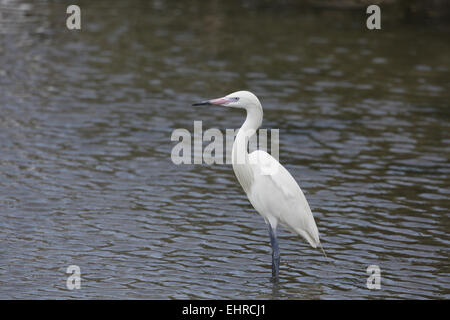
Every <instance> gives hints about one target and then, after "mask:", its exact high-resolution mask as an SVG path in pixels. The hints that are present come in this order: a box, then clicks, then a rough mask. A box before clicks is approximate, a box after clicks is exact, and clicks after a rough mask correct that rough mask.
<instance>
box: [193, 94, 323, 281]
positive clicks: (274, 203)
mask: <svg viewBox="0 0 450 320" xmlns="http://www.w3.org/2000/svg"><path fill="white" fill-rule="evenodd" d="M194 105H218V106H224V107H232V108H242V109H245V110H246V111H247V118H246V119H245V122H244V124H243V125H242V127H241V128H240V129H239V131H238V133H237V135H236V139H235V141H234V144H233V149H232V155H231V157H232V164H233V170H234V173H235V174H236V177H237V179H238V181H239V183H240V184H241V186H242V188H243V189H244V191H245V193H246V194H247V197H248V199H249V200H250V203H251V204H252V205H253V207H254V208H255V210H256V211H257V212H258V213H259V214H260V215H261V216H262V217H263V218H264V220H265V222H266V224H267V225H268V229H269V235H270V244H271V246H272V276H273V277H274V278H278V275H279V265H280V250H279V247H278V240H277V226H278V225H279V224H280V225H282V226H284V227H286V228H287V229H289V230H291V231H292V232H293V233H295V234H298V235H300V236H301V237H303V238H304V239H305V240H306V241H307V242H308V243H309V244H310V245H311V246H312V247H313V248H316V247H317V246H318V245H320V240H319V232H318V230H317V226H316V223H315V221H314V217H313V215H312V213H311V209H310V208H309V205H308V202H307V201H306V198H305V195H304V194H303V192H302V190H301V189H300V187H299V185H298V184H297V182H296V181H295V180H294V178H293V177H292V175H291V174H290V173H289V172H288V171H287V170H286V169H285V168H284V167H283V166H282V165H281V164H280V163H279V162H278V161H277V160H276V159H275V158H274V157H272V156H271V155H270V154H268V153H267V152H265V151H262V150H256V151H253V152H252V153H250V154H249V153H248V151H247V149H248V148H247V147H248V141H249V138H250V137H251V135H253V134H254V133H256V130H258V128H259V127H260V126H261V123H262V119H263V109H262V106H261V103H260V102H259V100H258V98H257V97H256V96H255V95H254V94H253V93H251V92H249V91H238V92H234V93H231V94H229V95H227V96H225V97H223V98H219V99H213V100H208V101H204V102H200V103H195V104H194Z"/></svg>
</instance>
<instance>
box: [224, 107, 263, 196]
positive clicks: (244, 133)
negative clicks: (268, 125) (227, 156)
mask: <svg viewBox="0 0 450 320" xmlns="http://www.w3.org/2000/svg"><path fill="white" fill-rule="evenodd" d="M246 110H247V118H246V119H245V122H244V124H243V125H242V127H241V128H240V129H239V131H238V133H237V135H236V140H235V141H234V144H233V150H232V152H231V163H232V164H233V170H234V173H235V174H236V177H237V179H238V180H239V182H240V184H241V185H242V188H243V189H244V191H245V192H247V193H248V192H249V191H250V187H251V184H252V182H253V172H252V170H251V167H250V163H249V160H248V156H249V154H248V142H249V139H250V137H251V136H253V135H254V134H255V133H256V130H258V128H259V127H260V126H261V123H262V119H263V112H262V108H261V107H259V108H256V107H255V108H248V109H246Z"/></svg>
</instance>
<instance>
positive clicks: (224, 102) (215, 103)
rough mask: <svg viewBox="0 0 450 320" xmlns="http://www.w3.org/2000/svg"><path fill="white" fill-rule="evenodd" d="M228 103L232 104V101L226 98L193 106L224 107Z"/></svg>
mask: <svg viewBox="0 0 450 320" xmlns="http://www.w3.org/2000/svg"><path fill="white" fill-rule="evenodd" d="M228 102H231V100H230V99H228V98H225V97H224V98H219V99H212V100H207V101H202V102H197V103H193V104H192V105H193V106H211V105H216V106H222V105H224V104H226V103H228Z"/></svg>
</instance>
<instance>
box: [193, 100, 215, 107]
mask: <svg viewBox="0 0 450 320" xmlns="http://www.w3.org/2000/svg"><path fill="white" fill-rule="evenodd" d="M210 104H211V103H210V102H209V101H202V102H197V103H193V104H192V105H193V106H207V105H210Z"/></svg>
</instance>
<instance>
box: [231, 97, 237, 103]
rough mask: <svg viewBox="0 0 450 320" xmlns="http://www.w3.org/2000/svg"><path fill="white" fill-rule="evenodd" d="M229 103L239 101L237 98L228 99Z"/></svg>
mask: <svg viewBox="0 0 450 320" xmlns="http://www.w3.org/2000/svg"><path fill="white" fill-rule="evenodd" d="M230 100H231V102H236V101H239V97H232V98H230Z"/></svg>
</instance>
